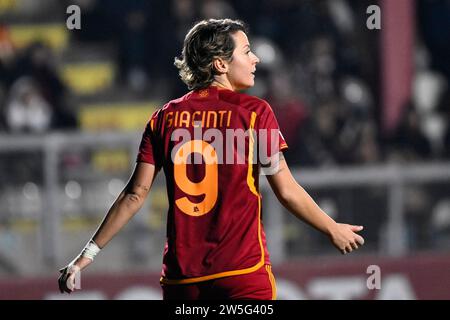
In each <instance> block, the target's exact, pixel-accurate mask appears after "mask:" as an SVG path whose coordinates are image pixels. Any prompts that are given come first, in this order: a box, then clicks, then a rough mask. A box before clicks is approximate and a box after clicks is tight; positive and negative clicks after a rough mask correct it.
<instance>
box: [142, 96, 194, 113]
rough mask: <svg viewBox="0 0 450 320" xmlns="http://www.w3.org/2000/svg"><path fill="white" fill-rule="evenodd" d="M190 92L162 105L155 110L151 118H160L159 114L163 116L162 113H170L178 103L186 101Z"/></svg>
mask: <svg viewBox="0 0 450 320" xmlns="http://www.w3.org/2000/svg"><path fill="white" fill-rule="evenodd" d="M191 93H192V92H189V93H187V94H185V95H183V96H181V97H179V98H176V99H172V100H170V101H168V102H166V103H164V104H163V105H162V106H161V107H159V108H157V109H156V110H155V111H154V112H153V114H152V116H151V118H158V116H160V115H161V114H163V113H164V112H168V111H171V110H172V109H174V108H176V107H177V105H179V104H180V103H183V102H184V101H186V99H188V98H189V96H190V95H191Z"/></svg>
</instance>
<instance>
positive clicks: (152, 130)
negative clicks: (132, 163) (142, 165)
mask: <svg viewBox="0 0 450 320" xmlns="http://www.w3.org/2000/svg"><path fill="white" fill-rule="evenodd" d="M157 122H158V111H157V112H155V113H154V114H153V115H152V116H151V118H150V120H149V121H148V123H147V125H146V126H145V130H144V133H143V134H142V139H141V143H140V145H139V151H138V155H137V159H136V162H146V163H150V164H153V165H155V166H156V167H158V168H160V167H161V166H162V163H161V160H160V159H161V155H162V151H161V150H160V145H161V143H160V141H159V139H158V136H157V134H156V131H157V130H156V128H157Z"/></svg>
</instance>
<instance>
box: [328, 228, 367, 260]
mask: <svg viewBox="0 0 450 320" xmlns="http://www.w3.org/2000/svg"><path fill="white" fill-rule="evenodd" d="M362 229H363V227H362V226H354V225H349V224H343V223H337V224H336V226H335V228H333V230H332V231H331V232H330V238H331V241H332V242H333V245H334V246H335V247H336V248H337V249H338V250H339V251H340V252H341V253H342V254H346V253H350V252H352V251H353V250H356V249H358V248H359V246H362V245H363V244H364V238H363V237H361V236H360V235H359V234H356V232H359V231H361V230H362Z"/></svg>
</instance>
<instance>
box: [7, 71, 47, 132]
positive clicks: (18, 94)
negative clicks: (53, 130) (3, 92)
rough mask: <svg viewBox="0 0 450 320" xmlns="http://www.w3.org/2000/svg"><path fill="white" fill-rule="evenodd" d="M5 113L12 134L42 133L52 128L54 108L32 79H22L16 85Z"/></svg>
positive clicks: (13, 87) (12, 89)
mask: <svg viewBox="0 0 450 320" xmlns="http://www.w3.org/2000/svg"><path fill="white" fill-rule="evenodd" d="M5 113H6V115H5V118H6V123H7V126H8V128H9V129H10V130H11V131H12V132H16V133H17V132H22V133H23V132H30V133H42V132H45V131H47V130H48V129H49V128H50V122H51V117H52V108H51V106H50V105H49V103H48V102H47V101H46V100H45V99H44V97H43V96H42V95H41V94H40V92H39V90H38V88H37V85H36V83H35V82H34V81H33V80H32V79H31V78H28V77H22V78H19V79H18V80H17V81H16V82H15V83H14V85H13V86H12V88H11V92H10V97H9V99H8V102H7V104H6V108H5Z"/></svg>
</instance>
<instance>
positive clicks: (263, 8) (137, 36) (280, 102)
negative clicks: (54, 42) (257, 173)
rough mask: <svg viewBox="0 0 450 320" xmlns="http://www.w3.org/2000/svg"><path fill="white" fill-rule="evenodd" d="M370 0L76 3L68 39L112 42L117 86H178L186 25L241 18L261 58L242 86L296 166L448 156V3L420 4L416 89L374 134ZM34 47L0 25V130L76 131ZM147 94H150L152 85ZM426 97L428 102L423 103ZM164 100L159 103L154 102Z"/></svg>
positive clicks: (375, 68)
mask: <svg viewBox="0 0 450 320" xmlns="http://www.w3.org/2000/svg"><path fill="white" fill-rule="evenodd" d="M374 2H375V3H376V2H377V1H368V0H363V1H361V0H314V1H313V0H303V1H298V0H276V1H273V0H248V1H239V0H232V1H224V0H203V1H200V0H170V1H156V0H152V1H151V0H130V1H121V0H73V1H62V2H60V3H59V6H61V8H62V10H61V16H60V18H61V21H65V18H66V15H65V8H66V7H67V6H68V5H70V4H77V5H79V6H80V8H81V13H82V21H81V23H82V28H81V30H75V31H71V33H70V34H71V39H70V41H71V45H73V46H77V45H78V44H90V43H102V42H105V43H114V44H115V50H116V55H115V57H116V63H117V66H118V69H119V72H118V74H117V77H116V85H120V86H124V87H126V88H129V89H130V90H131V92H133V91H139V90H144V91H148V92H152V90H153V89H152V88H155V87H156V86H155V84H156V83H163V84H164V87H165V88H168V90H167V92H166V93H165V95H166V96H164V97H162V98H163V99H164V100H168V99H172V98H174V97H177V96H180V95H182V94H184V93H185V92H186V88H185V86H184V84H183V83H182V82H181V81H180V80H179V78H178V74H177V70H176V68H175V67H173V58H174V57H175V56H177V55H179V54H180V50H181V47H182V41H183V37H184V35H185V33H186V31H187V30H188V29H189V28H190V27H191V26H192V25H193V23H194V22H195V21H197V20H200V19H203V18H211V17H213V18H223V17H230V18H238V19H242V20H244V21H245V22H247V23H248V25H249V27H250V38H251V42H252V46H253V50H254V52H255V53H256V54H257V55H258V56H259V57H260V58H261V61H262V62H261V63H260V65H259V66H258V70H257V78H256V80H257V81H256V85H255V87H254V88H252V89H251V90H250V92H249V93H250V94H255V95H257V96H260V97H262V98H264V99H267V100H268V101H269V103H270V104H271V105H272V107H273V109H274V111H275V114H276V115H277V118H278V120H279V124H280V127H281V129H282V131H283V133H284V135H285V138H286V140H287V142H288V144H289V145H290V151H289V152H287V154H286V157H287V158H288V161H289V162H290V163H292V164H294V165H304V166H334V165H347V164H373V163H380V162H384V161H414V160H415V161H426V160H439V159H449V158H450V126H449V125H448V123H449V122H450V121H449V120H450V89H449V88H450V85H449V83H450V59H449V58H448V57H450V41H448V39H450V1H449V0H418V1H417V2H416V18H417V31H416V48H415V55H416V57H415V63H416V65H415V73H416V76H415V79H414V81H413V95H412V96H411V99H410V101H409V102H408V106H407V107H406V108H405V109H404V110H405V113H404V115H403V117H402V121H401V123H400V124H399V125H398V127H397V128H396V130H394V131H393V132H389V133H386V132H383V131H382V130H381V128H382V124H381V120H380V119H381V112H382V109H381V98H380V97H381V94H382V92H381V91H380V72H381V71H380V70H381V68H380V51H379V37H380V34H381V32H382V31H380V30H369V29H367V28H366V19H367V17H368V15H367V13H366V9H367V7H368V6H369V5H371V4H374ZM59 61H60V59H58V57H55V53H54V52H52V50H51V49H50V48H49V47H47V46H46V45H45V44H42V43H33V44H32V45H31V46H29V47H27V48H25V49H23V50H16V49H15V46H14V44H13V43H12V41H11V39H10V37H9V34H8V27H7V25H0V131H1V132H4V133H6V132H8V133H26V132H28V133H42V132H48V131H51V130H76V129H77V106H76V105H73V104H71V103H70V102H69V101H70V99H69V98H68V96H70V94H71V93H70V90H69V89H68V88H67V86H66V84H65V83H64V82H63V81H62V80H61V78H60V76H59V74H58V72H57V64H58V62H59ZM154 94H155V95H157V93H155V92H154ZM430 101H431V102H430ZM161 102H163V101H161Z"/></svg>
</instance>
